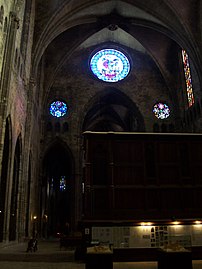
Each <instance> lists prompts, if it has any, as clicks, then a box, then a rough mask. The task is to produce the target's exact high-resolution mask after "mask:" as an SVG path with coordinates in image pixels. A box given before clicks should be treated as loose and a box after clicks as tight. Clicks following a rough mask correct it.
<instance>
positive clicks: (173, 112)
mask: <svg viewBox="0 0 202 269" xmlns="http://www.w3.org/2000/svg"><path fill="white" fill-rule="evenodd" d="M201 85H202V1H200V0H155V1H154V0H153V1H152V0H120V1H119V0H105V1H104V0H88V1H87V0H80V1H76V0H46V1H41V0H25V1H23V0H10V1H7V0H0V242H1V243H2V244H3V243H8V242H10V241H16V242H19V241H22V240H23V239H24V238H27V237H30V236H31V235H32V234H33V233H37V235H38V236H39V237H45V238H46V237H49V236H53V237H54V236H56V234H57V233H60V232H63V230H64V227H65V224H66V223H68V225H69V229H70V231H71V232H76V231H78V230H79V224H80V223H81V222H82V221H83V220H88V221H89V222H90V221H91V222H92V223H93V221H95V220H96V221H102V222H103V221H104V220H106V219H107V220H108V221H109V220H110V217H111V218H112V219H114V220H116V221H117V220H124V221H125V220H128V224H127V225H129V224H131V221H132V220H133V221H134V220H135V221H136V226H137V222H138V221H139V220H141V221H144V222H146V221H147V220H153V219H155V221H156V222H155V225H157V226H158V225H159V223H161V225H162V226H161V227H163V228H162V229H164V227H167V225H168V224H169V223H168V219H169V220H175V221H176V216H179V218H180V220H182V221H184V222H183V223H184V224H186V225H192V220H193V221H200V218H202V213H201V212H202V198H201V197H202V181H201V173H202V139H201V136H200V134H201V133H202V92H201ZM115 133H117V134H118V136H120V138H117V136H116V139H114V140H117V141H119V143H118V142H117V143H115V142H113V141H112V140H113V137H112V136H113V134H115ZM96 134H98V135H99V137H97V136H96ZM102 134H103V135H106V136H104V139H103V136H102ZM122 134H123V136H124V138H123V136H122ZM130 134H131V135H132V136H130ZM128 135H129V136H130V137H129V136H128ZM136 135H137V136H136ZM152 135H154V136H152ZM162 135H164V137H166V139H168V141H166V143H165V144H166V146H165V145H164V146H165V147H162V148H161V147H160V146H158V145H159V144H158V143H160V142H159V141H161V138H159V137H162ZM106 137H109V140H108V139H106ZM182 137H186V138H185V140H186V139H188V142H187V140H186V141H185V140H183V141H185V142H184V143H181V141H182V139H181V138H182ZM170 138H172V140H170ZM154 140H155V141H154ZM96 141H97V142H96ZM103 141H104V142H103ZM120 141H122V142H120ZM134 141H135V142H134ZM148 141H150V143H149V142H148ZM146 142H148V144H145V143H146ZM95 143H97V144H96V146H95ZM113 143H114V144H113ZM121 143H122V146H123V147H121V146H120V145H121ZM152 143H153V144H152ZM154 144H155V147H158V150H157V151H158V154H159V155H158V156H160V157H159V158H161V160H162V162H160V161H159V159H158V158H157V159H155V158H154V159H153V158H152V157H151V154H152V153H151V151H152V150H153V148H152V145H154ZM178 144H180V146H179V145H178ZM141 145H142V146H141ZM145 145H146V146H145ZM178 146H179V148H180V150H181V151H180V152H181V155H180V154H179V156H178V155H177V154H178V153H176V151H175V148H176V147H178ZM142 147H145V148H146V151H147V150H148V151H149V152H150V153H148V154H150V158H149V159H148V158H147V157H148V156H149V155H148V154H146V155H144V154H142V153H141V152H142ZM109 149H111V150H109ZM94 151H96V152H94ZM112 151H113V152H112ZM143 155H144V156H143ZM118 156H119V157H118ZM176 156H177V157H176ZM186 156H188V157H187V158H186ZM112 158H113V161H112ZM132 161H133V165H131V162H132ZM163 162H164V163H163ZM171 162H172V164H171ZM143 163H144V165H143ZM176 163H177V164H176ZM123 164H124V165H123ZM147 164H148V166H149V170H148V171H147ZM178 164H179V165H180V168H179V167H178ZM155 165H157V170H158V178H157V179H156V177H155V171H153V170H152V169H154V167H155ZM118 166H119V168H120V169H119V170H117V169H116V167H118ZM126 167H127V168H126ZM178 168H179V169H178ZM172 169H173V170H172ZM129 170H130V171H129ZM176 171H178V172H176ZM147 172H148V174H149V175H146V174H147ZM110 173H111V174H113V182H111V181H110V183H109V182H108V180H111V179H109V177H110V176H109V174H110ZM111 174H110V175H111ZM159 174H160V176H159ZM92 178H93V180H91V179H92ZM162 178H165V181H164V182H163V183H162V182H161V180H163V179H162ZM92 182H93V183H92ZM134 182H135V183H134ZM165 182H166V183H165ZM115 185H116V186H115ZM103 186H107V187H106V188H105V187H103ZM131 186H133V188H131ZM133 189H134V192H133V191H132V190H133ZM89 193H91V194H89ZM179 193H180V194H179ZM180 195H181V202H180V203H178V202H177V203H176V201H177V200H178V199H179V196H180ZM143 197H144V199H143ZM113 199H114V200H113ZM127 199H128V200H127ZM166 199H167V200H166ZM170 200H172V201H171V204H170V203H169V201H170ZM161 201H163V203H161ZM143 204H144V206H142V205H143ZM161 204H163V205H161ZM176 204H177V206H176ZM165 207H166V208H168V210H166V209H165ZM169 207H170V208H169ZM176 207H177V209H176ZM107 208H109V210H108V211H107ZM133 212H135V213H134V214H133ZM166 212H169V213H168V214H167V213H166ZM198 219H199V220H198ZM186 221H187V222H186ZM185 222H186V223H185ZM147 224H148V223H147ZM186 225H185V226H186ZM111 226H113V224H111ZM157 226H156V227H157ZM89 227H91V226H89ZM158 227H159V226H158ZM166 229H167V228H165V230H166ZM160 230H161V229H160V227H159V231H160ZM96 231H97V234H99V233H100V231H99V230H98V229H97V230H96ZM96 231H95V230H94V232H96ZM186 231H187V230H186V229H185V230H184V232H183V235H185V234H186V233H187V232H186ZM85 232H86V235H87V234H88V233H89V231H88V229H87V230H85ZM151 232H152V231H151ZM193 234H197V231H195V230H194V228H193ZM164 235H165V233H164ZM164 237H166V236H164ZM198 238H199V237H198ZM164 239H165V238H164ZM131 240H132V239H131ZM153 242H155V240H154V241H153ZM194 242H195V241H194ZM1 243H0V244H1ZM125 243H128V242H125ZM117 244H118V243H117ZM131 244H132V245H133V244H135V242H132V241H131ZM195 244H196V245H198V246H202V237H200V240H199V239H198V241H197V242H195Z"/></svg>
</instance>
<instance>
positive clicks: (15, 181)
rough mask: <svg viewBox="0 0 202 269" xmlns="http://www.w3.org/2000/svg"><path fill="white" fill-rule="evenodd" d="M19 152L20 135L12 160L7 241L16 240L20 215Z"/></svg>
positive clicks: (20, 149) (20, 150)
mask: <svg viewBox="0 0 202 269" xmlns="http://www.w3.org/2000/svg"><path fill="white" fill-rule="evenodd" d="M21 152H22V139H21V135H19V136H18V139H17V142H16V146H15V153H14V160H13V178H12V188H11V201H10V221H9V241H15V240H16V239H17V225H18V217H19V214H20V212H19V211H20V210H19V209H20V204H19V184H20V182H19V180H20V171H21V169H20V167H21Z"/></svg>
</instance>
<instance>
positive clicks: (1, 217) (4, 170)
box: [0, 116, 12, 242]
mask: <svg viewBox="0 0 202 269" xmlns="http://www.w3.org/2000/svg"><path fill="white" fill-rule="evenodd" d="M11 140H12V133H11V118H10V116H9V117H8V118H7V119H6V126H5V135H4V147H3V159H2V167H1V181H0V242H2V241H3V240H4V239H5V238H4V229H5V219H6V212H5V211H6V192H7V185H8V178H9V167H10V158H11Z"/></svg>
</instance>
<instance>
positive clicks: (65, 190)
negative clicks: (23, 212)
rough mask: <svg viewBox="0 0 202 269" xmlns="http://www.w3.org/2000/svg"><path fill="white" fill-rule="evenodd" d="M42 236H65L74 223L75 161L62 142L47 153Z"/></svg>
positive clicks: (44, 166) (45, 158)
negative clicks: (59, 234) (72, 206)
mask: <svg viewBox="0 0 202 269" xmlns="http://www.w3.org/2000/svg"><path fill="white" fill-rule="evenodd" d="M43 169H44V178H43V186H42V196H41V200H42V203H41V204H42V206H41V216H42V220H43V222H42V237H49V236H56V235H57V233H64V232H65V229H66V228H65V227H66V224H67V223H68V225H69V224H71V213H72V212H71V200H72V189H73V183H72V182H73V159H72V155H71V152H70V150H69V149H68V147H66V146H65V145H64V144H63V143H62V142H61V141H60V140H58V141H56V142H55V143H54V144H53V145H52V146H51V147H50V148H49V149H48V151H47V152H46V154H45V156H44V161H43Z"/></svg>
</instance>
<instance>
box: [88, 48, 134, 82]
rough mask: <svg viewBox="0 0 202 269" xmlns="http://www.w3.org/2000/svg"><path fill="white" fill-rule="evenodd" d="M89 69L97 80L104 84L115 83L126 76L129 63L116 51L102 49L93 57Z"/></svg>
mask: <svg viewBox="0 0 202 269" xmlns="http://www.w3.org/2000/svg"><path fill="white" fill-rule="evenodd" d="M90 68H91V70H92V72H93V74H94V75H95V76H96V77H97V78H99V79H101V80H103V81H105V82H117V81H119V80H122V79H124V78H125V77H126V76H127V75H128V73H129V71H130V62H129V60H128V58H127V57H126V56H125V55H124V54H123V53H122V52H120V51H118V50H115V49H103V50H100V51H98V52H97V53H96V54H94V55H93V57H92V58H91V61H90Z"/></svg>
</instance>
